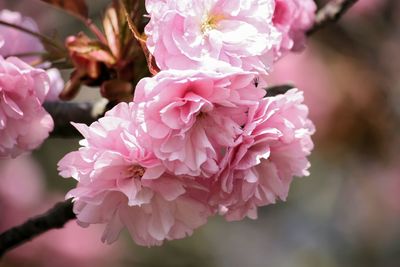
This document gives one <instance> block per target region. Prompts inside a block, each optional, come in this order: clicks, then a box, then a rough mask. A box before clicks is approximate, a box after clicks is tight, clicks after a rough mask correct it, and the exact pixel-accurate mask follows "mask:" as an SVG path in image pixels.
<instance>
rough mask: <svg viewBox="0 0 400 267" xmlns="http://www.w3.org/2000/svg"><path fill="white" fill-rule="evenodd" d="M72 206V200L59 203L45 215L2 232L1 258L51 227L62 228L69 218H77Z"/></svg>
mask: <svg viewBox="0 0 400 267" xmlns="http://www.w3.org/2000/svg"><path fill="white" fill-rule="evenodd" d="M72 206H73V204H72V202H71V200H67V201H65V202H60V203H57V204H56V205H55V206H54V207H53V208H51V209H50V210H49V211H47V212H46V213H44V214H43V215H40V216H37V217H35V218H32V219H30V220H28V221H27V222H25V223H24V224H22V225H20V226H16V227H14V228H11V229H9V230H8V231H6V232H4V233H2V234H0V258H1V257H2V256H3V255H4V253H6V252H7V251H8V250H10V249H12V248H14V247H16V246H18V245H21V244H23V243H25V242H27V241H29V240H32V239H33V238H35V237H36V236H38V235H40V234H42V233H44V232H47V231H49V230H51V229H58V228H62V227H63V226H64V225H65V224H66V223H67V222H68V221H69V220H72V219H75V214H74V213H73V211H72Z"/></svg>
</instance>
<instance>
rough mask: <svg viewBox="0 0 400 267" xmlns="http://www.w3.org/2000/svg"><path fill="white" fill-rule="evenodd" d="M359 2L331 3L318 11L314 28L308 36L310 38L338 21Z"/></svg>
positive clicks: (335, 1)
mask: <svg viewBox="0 0 400 267" xmlns="http://www.w3.org/2000/svg"><path fill="white" fill-rule="evenodd" d="M357 1H358V0H332V1H330V2H329V3H328V4H326V5H325V6H324V7H323V8H321V9H320V10H318V12H317V16H316V18H315V23H314V26H313V27H312V28H311V29H310V30H308V32H307V36H310V35H312V34H314V33H315V32H316V31H318V30H320V29H322V28H324V27H325V26H327V25H329V24H331V23H334V22H336V21H338V20H339V19H340V18H341V17H342V16H343V15H344V14H345V13H346V11H347V10H349V8H350V7H352V6H353V5H354V4H355V3H357Z"/></svg>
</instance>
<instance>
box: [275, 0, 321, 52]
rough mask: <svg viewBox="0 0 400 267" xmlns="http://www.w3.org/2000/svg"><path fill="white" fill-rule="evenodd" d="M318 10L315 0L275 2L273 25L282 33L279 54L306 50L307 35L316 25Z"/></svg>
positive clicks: (280, 0) (283, 0)
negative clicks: (315, 19) (314, 24)
mask: <svg viewBox="0 0 400 267" xmlns="http://www.w3.org/2000/svg"><path fill="white" fill-rule="evenodd" d="M316 9H317V6H316V4H315V2H314V0H275V12H274V16H273V24H274V26H275V27H276V28H277V29H278V30H279V32H281V33H282V42H281V44H280V48H279V53H278V54H282V53H284V52H287V51H301V50H302V49H303V48H304V44H305V41H306V36H305V33H306V31H307V30H308V29H310V28H311V26H312V25H313V23H314V18H315V12H316Z"/></svg>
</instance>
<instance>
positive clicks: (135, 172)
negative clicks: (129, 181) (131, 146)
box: [128, 165, 146, 180]
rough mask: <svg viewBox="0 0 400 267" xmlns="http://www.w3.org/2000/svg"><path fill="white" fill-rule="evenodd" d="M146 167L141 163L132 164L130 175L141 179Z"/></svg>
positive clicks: (129, 169) (129, 170)
mask: <svg viewBox="0 0 400 267" xmlns="http://www.w3.org/2000/svg"><path fill="white" fill-rule="evenodd" d="M145 171H146V169H145V168H143V167H142V166H139V165H132V166H130V167H129V168H128V173H129V176H130V177H131V178H133V179H139V180H140V179H141V178H142V177H143V175H144V173H145Z"/></svg>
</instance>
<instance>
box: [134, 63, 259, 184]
mask: <svg viewBox="0 0 400 267" xmlns="http://www.w3.org/2000/svg"><path fill="white" fill-rule="evenodd" d="M255 79H256V75H255V74H254V73H251V72H243V71H240V70H236V69H235V70H234V71H231V72H227V73H217V72H205V71H195V70H188V71H179V70H170V71H162V72H160V73H158V74H157V75H156V76H154V77H152V78H145V79H142V80H141V81H140V82H139V84H138V85H137V87H136V91H135V97H134V101H135V103H136V104H137V105H138V106H139V108H138V109H139V115H140V116H141V118H140V120H141V129H142V131H143V133H144V135H146V136H148V137H149V139H150V141H149V142H150V143H151V145H152V149H153V151H154V154H155V155H156V156H157V158H159V159H160V160H161V161H162V162H163V164H164V165H165V166H166V167H167V168H168V170H169V171H171V172H173V173H175V174H176V175H184V174H186V175H190V176H199V175H201V176H205V177H209V176H211V175H213V174H215V173H216V172H218V171H219V168H218V161H219V160H220V158H221V156H222V155H223V153H224V150H225V149H226V148H227V147H232V146H234V145H235V142H236V139H237V137H238V136H239V135H240V134H241V133H242V126H243V125H244V124H245V122H246V120H247V114H246V113H247V111H248V109H249V107H250V106H251V105H253V104H255V103H257V102H258V100H259V99H261V98H262V97H263V96H264V94H265V91H264V90H262V89H259V88H256V86H255V84H254V80H255Z"/></svg>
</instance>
